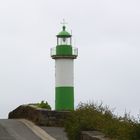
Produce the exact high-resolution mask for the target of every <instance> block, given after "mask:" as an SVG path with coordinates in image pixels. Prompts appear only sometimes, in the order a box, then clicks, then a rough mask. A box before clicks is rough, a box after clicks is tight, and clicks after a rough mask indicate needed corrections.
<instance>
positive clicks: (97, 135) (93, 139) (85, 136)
mask: <svg viewBox="0 0 140 140" xmlns="http://www.w3.org/2000/svg"><path fill="white" fill-rule="evenodd" d="M81 140H111V139H109V138H106V137H105V135H104V134H103V133H101V132H98V131H82V134H81Z"/></svg>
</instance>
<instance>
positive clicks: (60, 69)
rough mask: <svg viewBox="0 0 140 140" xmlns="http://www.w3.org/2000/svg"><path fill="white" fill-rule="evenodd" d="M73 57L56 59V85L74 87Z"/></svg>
mask: <svg viewBox="0 0 140 140" xmlns="http://www.w3.org/2000/svg"><path fill="white" fill-rule="evenodd" d="M73 75H74V72H73V59H56V60H55V86H56V87H73V79H74V78H73Z"/></svg>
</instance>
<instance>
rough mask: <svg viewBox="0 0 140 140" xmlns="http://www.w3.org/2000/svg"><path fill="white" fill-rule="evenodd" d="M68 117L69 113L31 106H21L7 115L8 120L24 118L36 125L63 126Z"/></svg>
mask: <svg viewBox="0 0 140 140" xmlns="http://www.w3.org/2000/svg"><path fill="white" fill-rule="evenodd" d="M68 115H69V111H51V110H47V109H41V108H35V107H34V106H31V105H21V106H19V107H18V108H16V109H15V110H13V111H12V112H10V113H9V119H13V118H25V119H28V120H31V121H33V122H34V123H36V124H37V125H45V126H64V121H65V119H66V118H67V116H68Z"/></svg>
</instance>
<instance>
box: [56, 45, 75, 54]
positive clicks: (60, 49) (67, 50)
mask: <svg viewBox="0 0 140 140" xmlns="http://www.w3.org/2000/svg"><path fill="white" fill-rule="evenodd" d="M56 55H66V56H67V55H72V46H71V45H58V46H57V47H56Z"/></svg>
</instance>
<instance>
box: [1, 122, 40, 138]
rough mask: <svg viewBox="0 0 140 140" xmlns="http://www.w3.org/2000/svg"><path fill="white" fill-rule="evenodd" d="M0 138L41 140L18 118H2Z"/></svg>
mask: <svg viewBox="0 0 140 140" xmlns="http://www.w3.org/2000/svg"><path fill="white" fill-rule="evenodd" d="M0 140H41V139H40V138H39V137H37V136H36V135H35V134H34V133H33V132H32V131H31V130H30V129H29V128H28V127H27V126H25V125H24V124H23V123H22V122H20V121H18V120H7V119H0Z"/></svg>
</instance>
